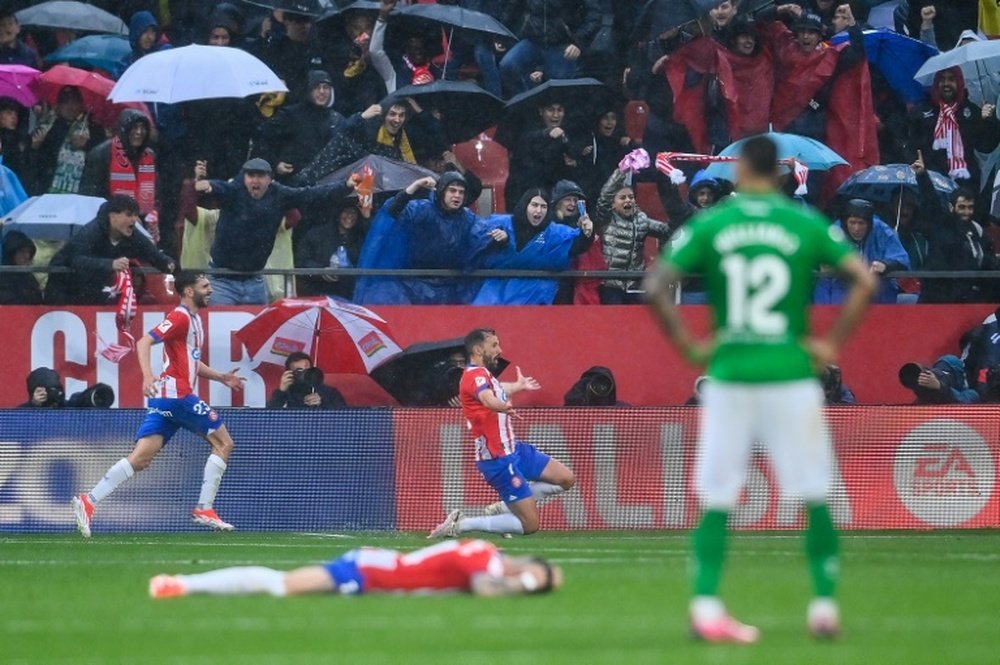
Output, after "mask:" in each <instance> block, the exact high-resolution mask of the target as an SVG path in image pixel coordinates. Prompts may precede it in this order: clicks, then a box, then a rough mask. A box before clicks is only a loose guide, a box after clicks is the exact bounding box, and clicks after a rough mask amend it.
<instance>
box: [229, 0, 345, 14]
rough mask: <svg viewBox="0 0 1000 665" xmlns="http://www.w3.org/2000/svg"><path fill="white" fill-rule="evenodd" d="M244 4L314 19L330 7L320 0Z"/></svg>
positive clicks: (264, 0)
mask: <svg viewBox="0 0 1000 665" xmlns="http://www.w3.org/2000/svg"><path fill="white" fill-rule="evenodd" d="M243 2H245V3H247V4H248V5H254V6H256V7H263V8H264V9H280V10H282V11H285V12H290V13H292V14H301V15H303V16H311V17H313V18H316V17H318V16H319V15H321V14H322V13H323V12H324V10H325V9H327V8H328V7H329V6H330V3H329V2H320V0H243Z"/></svg>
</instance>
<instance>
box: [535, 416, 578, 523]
mask: <svg viewBox="0 0 1000 665" xmlns="http://www.w3.org/2000/svg"><path fill="white" fill-rule="evenodd" d="M528 441H530V442H532V443H534V444H535V445H537V447H538V449H539V450H541V451H542V452H543V453H545V454H546V455H548V456H549V457H551V458H552V459H556V460H559V461H560V462H562V463H563V464H565V465H566V466H567V467H569V469H570V470H572V469H573V458H572V457H571V456H570V454H569V446H567V445H566V435H565V434H564V433H563V430H562V428H561V427H560V426H559V425H532V426H531V427H530V428H529V429H528ZM555 501H559V502H561V503H562V505H563V507H564V509H565V513H566V524H567V526H569V527H570V528H571V529H583V528H586V526H587V523H588V521H589V520H588V519H587V507H586V505H585V504H584V502H583V495H582V494H581V493H580V491H579V490H570V491H569V492H564V493H562V494H558V495H556V496H554V497H553V498H552V499H550V500H549V501H546V504H551V503H553V502H555Z"/></svg>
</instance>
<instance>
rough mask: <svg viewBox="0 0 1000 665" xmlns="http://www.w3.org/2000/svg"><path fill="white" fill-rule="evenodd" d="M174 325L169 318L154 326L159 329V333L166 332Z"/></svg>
mask: <svg viewBox="0 0 1000 665" xmlns="http://www.w3.org/2000/svg"><path fill="white" fill-rule="evenodd" d="M173 327H174V324H173V322H172V321H171V320H170V319H164V320H163V321H161V322H160V325H158V326H156V329H157V330H159V331H160V333H161V334H163V333H165V332H167V331H168V330H170V329H171V328H173Z"/></svg>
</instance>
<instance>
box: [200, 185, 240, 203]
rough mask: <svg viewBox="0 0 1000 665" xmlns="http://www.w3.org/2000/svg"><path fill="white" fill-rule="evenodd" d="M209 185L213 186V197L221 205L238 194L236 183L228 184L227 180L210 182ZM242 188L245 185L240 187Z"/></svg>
mask: <svg viewBox="0 0 1000 665" xmlns="http://www.w3.org/2000/svg"><path fill="white" fill-rule="evenodd" d="M208 184H209V185H211V186H212V196H214V197H215V198H216V199H217V200H218V201H219V202H220V203H223V202H227V201H228V200H229V199H231V198H232V197H233V194H235V193H236V187H237V185H236V184H235V182H226V181H225V180H209V181H208ZM239 186H240V187H242V186H243V185H242V184H241V185H239Z"/></svg>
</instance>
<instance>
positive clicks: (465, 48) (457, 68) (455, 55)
mask: <svg viewBox="0 0 1000 665" xmlns="http://www.w3.org/2000/svg"><path fill="white" fill-rule="evenodd" d="M457 4H459V5H461V6H462V7H465V8H467V9H471V10H473V11H477V12H482V13H484V14H489V15H490V16H492V17H493V18H495V19H497V20H500V18H501V16H500V15H501V13H502V11H503V8H502V6H503V2H501V0H458V3H457ZM448 38H449V40H450V41H451V58H450V59H449V60H448V61H447V62H444V64H443V66H444V71H443V72H442V73H441V75H442V76H443V77H444V78H447V79H457V78H460V77H461V75H462V67H463V65H466V64H469V63H470V61H472V62H473V63H474V64H475V66H476V67H477V68H478V69H479V81H480V85H482V87H483V89H484V90H487V91H489V92H491V93H493V94H494V95H496V96H497V97H503V85H502V83H501V80H500V69H499V68H498V67H497V53H503V52H504V51H505V47H504V45H503V44H500V43H497V42H495V41H493V39H492V38H491V36H490V35H484V34H482V33H476V32H471V31H462V32H461V33H459V32H456V33H455V34H454V38H452V35H449V36H448Z"/></svg>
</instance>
